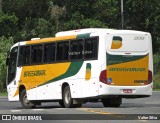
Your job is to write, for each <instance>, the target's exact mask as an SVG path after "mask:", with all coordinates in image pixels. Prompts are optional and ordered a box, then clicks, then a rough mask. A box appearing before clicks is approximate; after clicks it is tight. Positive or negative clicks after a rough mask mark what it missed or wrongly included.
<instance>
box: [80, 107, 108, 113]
mask: <svg viewBox="0 0 160 123" xmlns="http://www.w3.org/2000/svg"><path fill="white" fill-rule="evenodd" d="M77 110H82V111H86V112H91V113H97V114H111V113H110V112H102V111H100V110H93V109H91V108H79V109H77Z"/></svg>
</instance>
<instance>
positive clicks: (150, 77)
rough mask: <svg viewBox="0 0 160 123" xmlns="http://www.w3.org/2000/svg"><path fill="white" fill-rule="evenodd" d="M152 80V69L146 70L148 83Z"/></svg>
mask: <svg viewBox="0 0 160 123" xmlns="http://www.w3.org/2000/svg"><path fill="white" fill-rule="evenodd" d="M151 82H152V71H150V70H149V71H148V84H149V83H151Z"/></svg>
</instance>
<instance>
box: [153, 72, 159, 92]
mask: <svg viewBox="0 0 160 123" xmlns="http://www.w3.org/2000/svg"><path fill="white" fill-rule="evenodd" d="M153 90H155V91H160V70H159V71H158V72H157V73H156V74H155V75H154V79H153Z"/></svg>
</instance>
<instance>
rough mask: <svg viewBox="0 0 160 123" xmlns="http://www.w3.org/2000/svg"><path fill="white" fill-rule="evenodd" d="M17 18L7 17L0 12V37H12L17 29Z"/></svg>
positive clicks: (13, 16)
mask: <svg viewBox="0 0 160 123" xmlns="http://www.w3.org/2000/svg"><path fill="white" fill-rule="evenodd" d="M17 22H18V18H17V17H16V16H15V15H8V14H5V13H2V12H0V27H1V30H0V36H3V35H5V36H7V37H8V36H13V35H14V34H15V33H16V31H17V29H16V26H17Z"/></svg>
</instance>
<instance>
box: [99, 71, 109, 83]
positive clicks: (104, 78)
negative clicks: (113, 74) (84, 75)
mask: <svg viewBox="0 0 160 123" xmlns="http://www.w3.org/2000/svg"><path fill="white" fill-rule="evenodd" d="M99 81H100V82H103V83H105V84H107V71H106V70H103V71H101V73H100V76H99Z"/></svg>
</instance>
